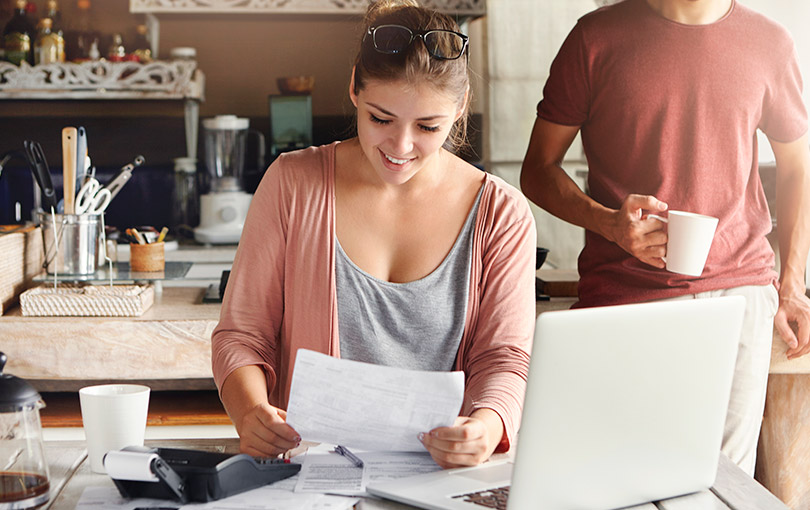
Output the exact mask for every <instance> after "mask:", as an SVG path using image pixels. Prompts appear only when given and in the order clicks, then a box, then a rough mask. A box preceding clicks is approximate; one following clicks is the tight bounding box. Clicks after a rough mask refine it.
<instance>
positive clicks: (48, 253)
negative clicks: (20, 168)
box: [37, 211, 101, 276]
mask: <svg viewBox="0 0 810 510" xmlns="http://www.w3.org/2000/svg"><path fill="white" fill-rule="evenodd" d="M37 214H38V218H39V224H40V226H41V227H42V241H43V244H44V247H45V262H44V266H45V269H46V271H47V272H48V274H57V273H58V274H60V275H66V276H69V275H89V274H93V273H95V272H96V269H97V267H98V254H99V237H100V232H101V214H51V213H46V212H44V211H40V212H39V213H37Z"/></svg>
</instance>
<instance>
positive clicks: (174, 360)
mask: <svg viewBox="0 0 810 510" xmlns="http://www.w3.org/2000/svg"><path fill="white" fill-rule="evenodd" d="M204 291H205V289H203V288H194V287H166V288H164V289H163V292H162V293H161V294H158V295H156V296H155V303H154V304H153V305H152V307H151V308H150V309H149V310H147V311H146V312H144V314H143V315H142V316H140V317H23V316H22V314H21V311H20V308H19V306H18V307H15V308H14V309H12V310H10V311H9V313H8V314H6V315H4V316H2V317H0V338H2V339H3V341H2V344H3V345H2V348H3V352H5V353H6V355H8V358H9V362H8V365H7V367H6V368H7V370H8V372H9V373H13V374H14V375H16V376H18V377H23V378H26V379H29V380H31V381H32V382H33V383H34V384H35V386H36V387H37V389H39V390H40V391H76V390H78V388H80V387H82V386H84V385H86V384H87V383H89V382H93V383H97V382H100V381H107V380H127V381H143V382H149V385H150V386H152V388H153V389H155V390H159V389H212V388H214V384H213V379H212V378H211V377H212V376H211V333H212V332H213V330H214V327H215V326H216V324H217V322H218V321H219V309H220V306H219V305H218V304H202V296H203V293H204Z"/></svg>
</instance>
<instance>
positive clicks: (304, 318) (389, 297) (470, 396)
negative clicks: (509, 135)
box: [213, 0, 536, 467]
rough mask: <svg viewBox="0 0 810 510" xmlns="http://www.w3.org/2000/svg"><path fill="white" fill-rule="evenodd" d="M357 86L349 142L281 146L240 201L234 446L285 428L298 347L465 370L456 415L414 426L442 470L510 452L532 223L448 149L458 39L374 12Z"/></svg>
mask: <svg viewBox="0 0 810 510" xmlns="http://www.w3.org/2000/svg"><path fill="white" fill-rule="evenodd" d="M365 27H366V29H365V32H364V34H365V35H364V37H363V40H362V42H361V45H360V51H359V54H358V56H357V59H356V62H355V67H354V69H353V72H352V80H351V84H350V90H349V95H350V97H351V100H352V103H353V104H354V105H355V107H356V108H357V137H356V138H353V139H350V140H347V141H344V142H336V143H333V144H331V145H327V146H323V147H315V148H309V149H305V150H302V151H297V152H293V153H288V154H285V155H283V156H281V157H279V158H278V160H276V161H275V162H274V163H273V165H271V167H270V168H269V169H268V171H267V173H266V175H265V177H264V179H263V180H262V182H261V184H260V186H259V188H258V190H257V191H256V194H255V196H254V198H253V202H252V204H251V207H250V212H249V214H248V218H247V221H246V223H245V227H244V230H243V233H242V238H241V241H240V244H239V249H238V251H237V254H236V259H235V260H234V265H233V270H232V272H231V276H230V279H229V283H228V287H227V290H226V293H225V299H224V301H223V306H222V315H221V318H220V322H219V325H218V326H217V328H216V330H215V331H214V334H213V368H214V378H215V380H216V382H217V385H218V387H219V390H220V396H221V398H222V401H223V403H224V405H225V408H226V409H227V411H228V414H229V415H230V417H231V419H232V420H233V422H234V424H235V425H236V429H237V431H238V433H239V436H240V446H241V450H242V451H243V452H246V453H249V454H252V455H275V454H278V453H281V452H284V451H286V450H288V449H290V448H293V447H295V446H296V445H297V444H298V442H300V440H301V438H300V437H299V436H298V435H297V433H296V432H295V430H293V429H292V427H290V426H289V425H287V424H286V423H285V415H286V413H285V411H284V410H283V408H284V407H285V406H286V404H287V400H288V398H289V388H290V381H291V376H292V367H293V363H294V360H295V354H296V351H297V350H298V349H299V348H307V349H311V350H315V351H320V352H324V353H328V354H330V355H333V356H340V357H344V358H349V359H355V360H359V361H366V362H373V363H379V364H387V365H397V366H402V367H407V368H418V369H424V370H463V371H464V372H465V376H466V390H465V398H464V405H463V409H462V416H460V417H459V418H458V419H457V421H456V423H455V424H454V426H452V427H442V428H437V429H434V430H432V431H425V433H424V434H420V439H421V440H422V442H423V444H424V445H425V448H426V449H427V450H428V451H429V452H430V453H431V455H432V456H433V458H434V459H435V460H436V462H437V463H438V464H439V465H441V466H443V467H454V466H468V465H475V464H478V463H480V462H483V461H484V460H486V459H487V458H489V456H490V455H491V454H492V453H493V452H494V451H496V450H497V451H506V450H508V449H509V447H510V445H511V444H512V442H513V440H514V434H515V432H516V429H517V427H518V425H519V423H520V412H521V408H522V399H523V391H524V387H525V378H526V372H527V369H528V359H529V351H530V345H531V338H532V334H533V328H534V317H535V307H534V256H535V255H534V254H535V237H536V234H535V227H534V221H533V219H532V216H531V213H530V211H529V207H528V204H527V203H526V201H525V199H524V198H523V196H522V195H521V194H520V193H519V192H518V191H517V190H515V189H514V188H512V187H510V186H509V185H507V184H506V183H504V182H503V181H501V180H500V179H498V178H495V177H493V176H490V175H488V174H486V173H484V172H481V171H479V170H477V169H476V168H475V167H473V166H471V165H469V164H468V163H466V162H464V161H463V160H461V159H460V158H458V157H456V156H455V155H453V154H452V153H450V152H449V151H448V150H446V149H445V148H443V145H444V144H445V142H448V140H451V141H452V140H459V139H460V137H462V136H463V133H464V130H465V128H466V115H467V109H468V104H469V76H468V70H467V60H468V58H467V56H466V55H465V53H466V52H467V38H466V36H464V35H462V34H459V33H458V27H457V25H456V24H455V23H454V22H453V21H452V20H451V19H450V18H448V17H447V16H444V15H442V14H439V13H436V12H433V11H430V10H427V9H423V8H421V7H419V6H418V5H417V4H416V3H415V2H413V1H410V0H399V1H393V0H380V1H378V2H376V3H374V4H372V5H371V6H370V7H369V11H368V13H367V16H366V25H365Z"/></svg>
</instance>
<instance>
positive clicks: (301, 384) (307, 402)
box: [287, 349, 464, 451]
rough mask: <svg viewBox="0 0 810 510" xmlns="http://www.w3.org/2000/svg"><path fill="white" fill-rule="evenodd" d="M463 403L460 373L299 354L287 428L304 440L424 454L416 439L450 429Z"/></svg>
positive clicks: (288, 409)
mask: <svg viewBox="0 0 810 510" xmlns="http://www.w3.org/2000/svg"><path fill="white" fill-rule="evenodd" d="M463 398H464V374H463V373H462V372H427V371H420V370H406V369H403V368H395V367H386V366H382V365H372V364H369V363H361V362H359V361H351V360H344V359H337V358H333V357H331V356H327V355H326V354H321V353H317V352H313V351H309V350H306V349H299V350H298V354H297V356H296V360H295V367H294V371H293V378H292V387H291V388H290V401H289V404H288V406H287V423H289V424H290V426H292V427H293V428H294V429H295V430H296V431H297V432H298V433H299V434H300V435H301V437H302V438H304V439H305V440H307V441H314V442H318V443H331V444H341V445H344V446H348V447H353V448H358V449H364V450H389V451H390V450H393V451H424V446H422V443H421V442H419V440H418V439H417V434H419V433H420V432H428V431H430V430H432V429H434V428H436V427H447V426H450V425H452V424H453V422H454V421H455V419H456V417H457V416H458V414H459V412H460V411H461V403H462V400H463Z"/></svg>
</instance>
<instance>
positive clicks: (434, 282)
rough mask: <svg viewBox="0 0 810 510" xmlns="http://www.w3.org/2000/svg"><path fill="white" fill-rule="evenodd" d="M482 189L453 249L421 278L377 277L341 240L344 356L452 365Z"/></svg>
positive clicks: (338, 270) (430, 366) (442, 367)
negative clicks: (350, 254) (351, 255)
mask: <svg viewBox="0 0 810 510" xmlns="http://www.w3.org/2000/svg"><path fill="white" fill-rule="evenodd" d="M481 190H483V187H482V188H481ZM481 190H479V191H478V196H477V198H476V199H475V203H474V204H473V207H472V208H471V210H470V213H469V215H468V216H467V219H466V221H465V222H464V227H463V228H462V229H461V233H459V236H458V238H457V239H456V242H455V243H454V244H453V247H452V248H451V249H450V253H448V254H447V257H445V259H444V260H443V261H442V263H441V264H440V265H439V267H437V268H436V269H435V270H434V271H433V272H432V273H430V274H429V275H427V276H425V277H424V278H422V279H419V280H415V281H413V282H407V283H391V282H387V281H384V280H380V279H379V278H375V277H373V276H371V275H370V274H368V273H366V272H365V271H363V270H362V269H360V268H359V267H357V266H356V265H355V264H354V262H352V261H351V259H349V257H348V256H347V255H346V252H344V251H343V248H342V247H341V246H340V242H337V243H336V244H337V250H336V254H335V278H336V282H337V309H338V330H339V334H340V357H341V358H346V359H351V360H356V361H365V362H368V363H375V364H377V365H388V366H397V367H402V368H410V369H416V370H436V371H449V370H452V369H453V364H454V362H455V359H456V353H457V352H458V346H459V343H461V336H462V334H463V333H464V322H465V318H466V314H467V297H468V294H469V286H470V268H471V264H472V241H473V230H474V225H475V217H476V214H477V212H478V205H479V203H480V201H481ZM335 240H336V241H337V238H335Z"/></svg>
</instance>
